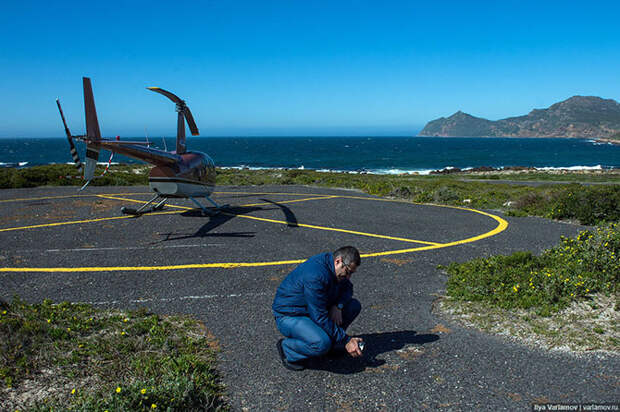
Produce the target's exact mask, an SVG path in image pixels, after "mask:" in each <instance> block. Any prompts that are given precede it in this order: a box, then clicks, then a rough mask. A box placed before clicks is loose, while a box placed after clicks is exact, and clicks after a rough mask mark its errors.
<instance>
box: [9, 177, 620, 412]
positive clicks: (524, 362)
mask: <svg viewBox="0 0 620 412" xmlns="http://www.w3.org/2000/svg"><path fill="white" fill-rule="evenodd" d="M149 197H150V193H149V191H148V188H146V187H102V188H99V187H90V188H88V189H86V191H84V192H82V193H81V194H78V193H77V192H76V188H74V187H60V188H59V187H55V188H34V189H16V190H2V191H0V210H1V213H0V242H1V244H2V246H3V248H2V251H1V252H0V297H1V298H3V299H10V298H11V297H12V296H13V295H15V294H18V295H19V296H20V297H22V298H24V299H26V300H28V301H32V302H38V301H41V300H42V299H44V298H50V299H52V300H54V301H65V300H67V301H73V302H89V303H92V304H95V305H97V306H98V307H112V308H122V309H134V308H139V307H145V308H147V309H149V310H151V311H154V312H157V313H186V314H192V315H194V316H195V317H197V318H198V319H200V320H202V321H203V322H204V323H205V325H206V327H207V328H208V329H209V330H210V331H211V332H212V333H213V334H214V335H215V336H216V338H217V339H218V340H219V343H220V346H221V349H222V350H221V352H220V354H219V359H218V360H219V369H220V372H221V375H222V380H223V383H224V384H225V385H226V387H227V392H228V396H229V401H230V404H231V405H232V407H233V409H235V410H293V409H294V410H343V411H346V410H437V409H439V410H511V411H512V410H531V408H532V404H534V403H548V402H553V403H609V402H618V401H619V399H620V396H619V392H620V391H619V386H620V377H619V374H618V371H620V362H619V357H618V356H616V355H611V354H588V355H580V356H575V355H571V354H567V353H564V352H550V351H544V350H540V349H536V348H531V347H528V346H525V345H522V344H520V343H518V342H515V341H512V340H510V339H507V338H505V337H499V336H492V335H488V334H485V333H482V332H479V331H476V330H473V329H467V328H463V327H460V326H459V325H457V324H454V323H452V322H450V321H448V320H446V319H445V318H442V316H441V315H440V314H438V313H436V312H435V311H433V303H434V302H435V301H436V299H438V297H439V296H441V295H442V294H443V293H444V292H445V282H446V277H445V276H444V275H443V274H442V273H441V271H440V270H438V269H437V265H440V264H442V265H446V264H449V263H450V262H454V261H465V260H468V259H471V258H473V257H477V256H486V255H496V254H508V253H512V252H514V251H518V250H530V251H533V252H536V253H538V252H540V251H541V250H543V249H544V248H547V247H550V246H552V245H554V244H556V243H557V242H558V241H559V239H560V236H572V235H575V234H576V233H578V232H579V231H580V230H582V229H583V227H581V226H578V225H573V224H567V223H559V222H553V221H549V220H545V219H539V218H515V217H506V216H502V215H501V213H499V212H496V211H475V210H471V209H468V208H467V205H464V208H452V207H441V206H432V205H418V204H412V203H407V202H400V201H387V200H385V199H378V198H374V197H372V196H368V195H366V194H363V193H361V192H357V191H352V190H338V189H325V188H315V187H302V186H253V187H222V188H218V189H217V190H216V193H215V195H214V198H215V200H216V201H218V203H227V204H230V205H231V207H230V209H229V210H228V211H226V212H223V213H220V214H218V215H215V216H203V215H202V214H201V213H199V210H196V208H195V207H194V206H193V205H192V203H191V202H189V201H187V200H183V199H179V200H174V201H172V202H171V205H170V206H167V207H166V208H165V209H164V210H163V211H161V212H160V213H153V214H149V215H144V216H141V217H128V216H123V215H122V214H121V213H120V212H119V210H120V207H121V206H122V205H133V206H134V207H135V206H136V205H139V202H144V201H146V200H148V198H149ZM344 245H353V246H356V247H358V249H359V250H360V252H361V253H362V255H363V257H362V265H361V266H360V268H359V269H358V271H357V272H356V273H355V274H354V275H353V277H352V282H353V283H354V286H355V296H356V297H357V298H358V299H359V300H360V301H361V302H362V312H361V314H360V316H359V317H358V319H357V320H356V322H355V323H354V324H353V325H352V326H351V328H350V329H349V334H351V335H357V336H362V337H363V338H364V340H365V341H366V349H365V355H364V357H363V358H361V359H352V358H349V357H347V356H346V355H345V356H342V357H328V358H324V359H318V360H315V361H313V362H311V363H310V365H309V368H308V369H306V370H304V371H301V372H292V371H289V370H287V369H285V368H284V367H283V366H282V364H281V363H280V360H279V357H278V354H277V351H276V346H275V343H276V342H277V340H278V338H279V337H280V336H279V333H278V331H277V329H276V327H275V323H274V321H273V317H272V314H271V303H272V300H273V297H274V294H275V290H276V288H277V287H278V285H279V283H280V281H281V280H282V279H283V278H284V277H285V276H286V274H287V273H288V272H289V271H290V270H292V269H293V268H294V267H295V265H296V262H299V261H302V260H304V259H305V258H307V257H309V256H311V255H314V254H316V253H320V252H324V251H333V250H335V249H336V248H338V247H340V246H344Z"/></svg>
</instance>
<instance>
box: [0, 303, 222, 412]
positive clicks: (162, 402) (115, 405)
mask: <svg viewBox="0 0 620 412" xmlns="http://www.w3.org/2000/svg"><path fill="white" fill-rule="evenodd" d="M216 350H217V344H216V343H215V342H214V340H213V339H212V338H211V337H210V336H209V334H208V332H207V331H206V330H204V327H202V326H201V325H200V324H199V323H198V322H197V321H195V320H193V319H191V318H188V317H181V316H158V315H154V314H149V313H146V312H145V311H134V312H120V311H112V310H107V311H102V310H96V309H94V308H93V307H92V306H90V305H86V304H70V303H66V302H65V303H61V304H53V303H52V302H51V301H49V300H46V301H44V302H43V303H41V304H35V305H29V304H26V303H24V302H22V301H20V300H19V299H17V298H16V299H14V301H13V302H12V303H11V304H5V303H2V304H1V307H0V409H2V410H16V409H20V410H22V409H29V410H41V411H43V410H46V411H47V410H79V411H84V410H93V411H94V410H98V411H103V410H106V409H109V410H115V411H120V410H166V409H168V408H170V409H171V410H214V409H222V408H225V407H226V405H225V404H224V403H223V400H222V386H221V385H220V383H219V382H218V377H217V375H216V372H215V353H216Z"/></svg>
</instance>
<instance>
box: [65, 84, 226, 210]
mask: <svg viewBox="0 0 620 412" xmlns="http://www.w3.org/2000/svg"><path fill="white" fill-rule="evenodd" d="M82 80H83V84H84V110H85V113H86V135H81V136H74V135H72V134H71V132H70V131H69V128H68V127H67V122H66V121H65V116H64V114H63V112H62V108H61V106H60V101H59V100H58V99H56V104H57V105H58V110H59V111H60V116H61V118H62V122H63V124H64V127H65V133H66V135H67V139H68V140H69V145H70V147H71V155H72V156H73V160H74V162H75V164H76V166H77V167H78V169H79V170H81V169H82V168H83V169H84V179H85V180H86V184H85V185H84V186H82V189H84V188H85V187H86V186H87V185H88V183H90V181H91V180H92V179H93V177H94V174H95V166H96V165H97V161H98V160H99V151H100V150H101V149H105V150H109V151H110V152H113V153H120V154H122V155H125V156H128V157H131V158H134V159H138V160H143V161H145V162H148V163H151V164H153V165H154V166H153V168H152V169H151V171H150V174H149V186H150V188H151V190H153V192H155V196H154V197H153V198H152V199H151V200H149V201H148V202H147V203H145V204H144V205H143V206H141V207H140V208H138V209H132V208H127V207H123V208H121V211H122V212H123V213H125V214H132V215H140V214H143V213H148V212H151V211H154V210H159V209H161V208H163V206H164V203H165V202H166V200H168V199H169V198H188V199H191V200H192V201H193V202H194V203H195V204H196V205H198V207H200V209H202V211H203V213H205V214H211V212H210V211H209V210H208V209H207V208H205V207H204V206H203V205H202V204H201V203H200V202H198V200H196V198H198V197H204V198H205V199H207V200H208V201H209V202H210V203H211V204H212V205H213V206H214V207H215V209H216V210H219V209H221V208H223V207H226V206H220V205H218V204H217V203H216V202H215V201H213V199H211V198H210V197H209V195H211V193H213V189H214V188H215V164H214V163H213V160H212V159H211V158H210V157H209V156H208V155H207V154H205V153H202V152H194V151H187V150H186V147H185V120H187V125H188V126H189V129H190V131H191V133H192V135H193V136H197V135H198V134H199V132H198V127H197V126H196V122H195V121H194V117H193V116H192V113H191V112H190V110H189V107H187V105H186V104H185V101H183V100H181V99H180V98H179V97H177V96H176V95H174V94H173V93H170V92H169V91H167V90H164V89H161V88H159V87H148V89H149V90H152V91H154V92H157V93H160V94H162V95H164V96H166V97H167V98H169V99H170V100H172V101H173V102H174V103H175V104H176V111H177V113H178V116H177V142H176V150H175V151H166V150H160V149H156V148H153V147H150V143H149V142H131V141H122V140H118V138H117V139H104V138H102V137H101V132H100V130H99V122H98V120H97V110H96V109H95V99H94V97H93V89H92V85H91V82H90V79H89V78H88V77H84V78H83V79H82ZM73 139H76V140H79V141H83V142H85V143H86V165H85V167H83V165H82V163H81V162H80V159H79V156H78V154H77V150H76V148H75V145H74V143H73ZM82 189H80V190H82ZM154 202H157V203H155V206H153V207H151V208H149V209H147V207H148V206H149V205H151V204H153V203H154Z"/></svg>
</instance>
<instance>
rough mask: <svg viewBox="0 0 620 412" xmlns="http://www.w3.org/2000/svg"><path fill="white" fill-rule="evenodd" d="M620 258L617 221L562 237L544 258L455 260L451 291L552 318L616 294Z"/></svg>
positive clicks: (465, 298) (450, 269)
mask: <svg viewBox="0 0 620 412" xmlns="http://www.w3.org/2000/svg"><path fill="white" fill-rule="evenodd" d="M619 256H620V227H619V226H618V224H617V223H612V224H609V225H607V226H605V227H598V228H596V229H593V230H588V231H584V232H581V233H580V234H579V235H578V236H577V237H576V238H562V241H561V243H560V244H559V245H558V246H556V247H554V248H551V249H548V250H546V251H544V252H543V253H542V254H541V255H540V256H534V255H532V254H531V253H530V252H517V253H514V254H512V255H510V256H493V257H489V258H478V259H474V260H471V261H469V262H465V263H452V264H450V265H449V266H448V267H447V272H448V274H449V275H450V277H449V279H448V282H447V293H448V296H450V297H452V298H454V299H457V300H462V301H473V302H484V303H486V304H489V305H492V306H497V307H501V308H504V309H517V308H521V309H527V308H534V309H535V310H536V312H537V313H538V314H539V315H542V316H548V315H550V314H551V313H553V312H557V311H558V310H559V309H563V308H565V307H567V306H568V305H569V304H570V303H571V302H573V301H577V300H580V299H588V298H589V297H590V296H592V295H594V294H597V293H601V294H604V295H607V296H609V295H612V296H617V294H618V292H620V290H619V289H618V281H619V280H620V259H619ZM616 306H617V304H616ZM617 309H618V308H616V310H617Z"/></svg>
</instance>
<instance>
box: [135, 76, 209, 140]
mask: <svg viewBox="0 0 620 412" xmlns="http://www.w3.org/2000/svg"><path fill="white" fill-rule="evenodd" d="M147 89H149V90H150V91H153V92H155V93H159V94H161V95H164V96H166V97H167V98H169V99H170V100H172V101H173V102H174V103H176V104H177V109H178V110H179V111H180V112H182V113H183V115H184V116H185V120H187V125H188V126H189V130H190V132H191V133H192V136H198V135H199V134H200V133H199V132H198V127H197V126H196V122H195V121H194V116H192V112H191V111H190V110H189V107H187V105H186V104H185V100H182V99H181V98H180V97H179V96H177V95H176V94H174V93H171V92H169V91H168V90H164V89H162V88H161V87H147Z"/></svg>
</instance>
